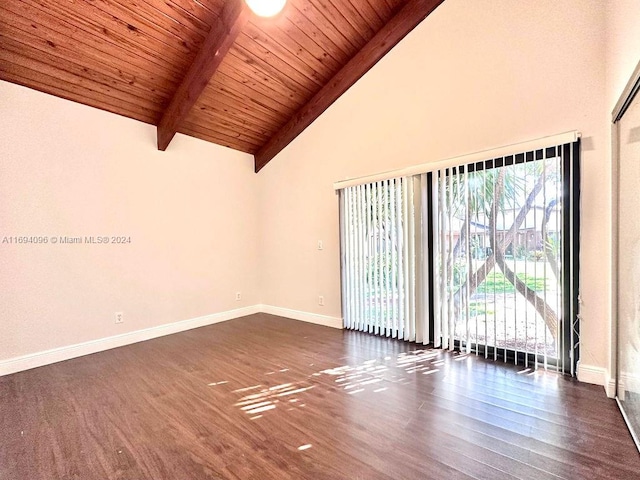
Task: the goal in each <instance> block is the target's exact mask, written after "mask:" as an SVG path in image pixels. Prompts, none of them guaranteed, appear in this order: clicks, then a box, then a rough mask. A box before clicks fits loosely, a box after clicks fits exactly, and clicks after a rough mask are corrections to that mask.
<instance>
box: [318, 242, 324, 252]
mask: <svg viewBox="0 0 640 480" xmlns="http://www.w3.org/2000/svg"><path fill="white" fill-rule="evenodd" d="M318 250H324V245H323V244H322V240H318Z"/></svg>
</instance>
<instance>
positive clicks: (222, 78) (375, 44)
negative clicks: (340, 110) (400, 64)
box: [0, 0, 443, 172]
mask: <svg viewBox="0 0 640 480" xmlns="http://www.w3.org/2000/svg"><path fill="white" fill-rule="evenodd" d="M442 1H443V0H288V2H287V5H286V6H285V8H284V10H283V12H282V13H280V14H279V15H277V16H276V17H274V18H260V17H257V16H255V15H254V14H252V13H250V11H249V10H248V9H247V8H246V6H245V5H244V2H242V0H153V1H146V0H65V1H59V0H3V1H2V2H0V79H2V80H6V81H9V82H14V83H17V84H20V85H24V86H27V87H30V88H34V89H36V90H40V91H43V92H46V93H50V94H53V95H56V96H58V97H62V98H66V99H69V100H73V101H76V102H80V103H83V104H86V105H91V106H93V107H97V108H100V109H103V110H107V111H110V112H113V113H117V114H120V115H124V116H126V117H130V118H133V119H136V120H140V121H142V122H145V123H149V124H152V125H157V126H159V127H158V147H159V148H160V149H162V150H164V149H165V148H167V145H169V142H170V141H171V138H172V137H173V134H174V133H175V132H181V133H183V134H186V135H190V136H193V137H196V138H200V139H203V140H206V141H210V142H213V143H216V144H219V145H224V146H227V147H230V148H233V149H235V150H240V151H243V152H247V153H250V154H253V155H254V156H255V165H256V172H257V171H259V170H260V169H261V168H262V167H264V165H266V164H267V163H268V162H269V160H271V159H272V158H273V157H274V156H275V155H276V154H277V153H278V152H279V151H281V150H282V149H283V148H284V147H285V146H286V145H288V144H289V143H290V142H291V141H292V140H293V139H294V138H295V137H296V136H297V135H298V134H299V133H300V132H302V131H303V130H304V129H305V128H306V127H307V126H308V125H309V124H311V123H312V122H313V121H314V120H315V119H316V118H317V117H318V116H319V115H320V114H321V113H322V112H323V111H324V110H326V108H328V107H329V106H330V105H331V104H332V103H333V102H334V101H335V100H336V99H337V98H338V97H339V96H340V95H341V94H342V93H344V92H345V91H346V90H347V89H348V88H349V87H350V86H351V85H352V84H353V83H355V82H356V81H357V80H358V79H359V78H360V77H361V76H362V75H364V73H366V72H367V71H368V70H369V69H370V68H371V67H372V66H373V65H374V64H375V63H376V62H377V61H378V60H379V59H380V58H381V57H382V56H384V55H385V54H386V53H387V52H388V51H389V50H390V49H391V48H393V46H394V45H395V44H396V43H397V42H399V41H400V40H401V39H402V38H403V37H404V36H405V35H406V34H407V33H409V32H410V31H411V30H412V29H413V28H414V27H415V26H416V25H417V24H418V23H420V22H421V21H422V20H423V19H424V18H425V17H426V16H427V15H429V14H430V13H431V12H432V11H433V10H434V9H435V8H436V7H437V6H438V5H439V4H440V3H442ZM169 148H170V147H169Z"/></svg>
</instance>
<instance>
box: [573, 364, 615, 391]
mask: <svg viewBox="0 0 640 480" xmlns="http://www.w3.org/2000/svg"><path fill="white" fill-rule="evenodd" d="M578 380H579V381H581V382H584V383H591V384H593V385H601V386H603V387H604V390H605V392H606V394H607V397H609V398H613V397H614V396H615V393H616V384H615V379H612V378H611V375H610V374H609V372H608V371H607V369H606V368H602V367H596V366H594V365H585V364H584V363H582V362H578Z"/></svg>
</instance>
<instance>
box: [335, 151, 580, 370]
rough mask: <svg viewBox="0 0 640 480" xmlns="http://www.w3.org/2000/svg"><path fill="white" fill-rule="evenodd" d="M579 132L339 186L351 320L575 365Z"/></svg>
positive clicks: (373, 329) (390, 332) (375, 329)
mask: <svg viewBox="0 0 640 480" xmlns="http://www.w3.org/2000/svg"><path fill="white" fill-rule="evenodd" d="M578 153H579V142H574V143H566V144H561V145H554V146H548V147H546V148H543V149H537V150H531V151H525V152H522V153H519V154H515V155H509V156H503V157H499V158H493V159H488V160H485V161H481V162H474V163H469V164H462V165H458V166H452V167H447V168H443V169H440V170H432V171H430V172H427V173H422V174H419V175H411V176H406V177H401V178H395V179H389V180H381V181H376V182H373V183H367V184H361V185H354V186H349V187H347V188H344V189H342V190H341V194H340V206H341V239H342V286H343V315H344V318H345V327H346V328H352V329H356V330H361V331H367V332H370V333H374V334H380V335H387V336H392V337H396V338H401V339H404V340H409V341H417V342H421V343H424V344H427V343H433V344H434V345H435V346H437V347H443V348H450V349H454V348H455V349H460V350H462V351H466V352H469V353H475V354H478V355H483V356H485V357H491V358H493V359H498V358H500V359H503V360H505V361H512V362H514V363H516V364H518V365H524V366H526V367H528V366H538V365H543V366H544V367H549V366H553V367H555V368H557V369H558V370H561V371H566V372H568V373H572V374H573V373H574V369H575V362H576V361H577V350H578V346H579V341H578V322H577V318H578V315H577V306H578V305H577V292H578V259H579V256H578V254H577V252H578V247H579V245H578V239H579V235H578V230H577V228H578V223H579V222H578V216H579V209H578V203H579V202H578V200H579V162H578Z"/></svg>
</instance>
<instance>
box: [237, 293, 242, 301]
mask: <svg viewBox="0 0 640 480" xmlns="http://www.w3.org/2000/svg"><path fill="white" fill-rule="evenodd" d="M240 300H242V293H240V292H236V302H239V301H240Z"/></svg>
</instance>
